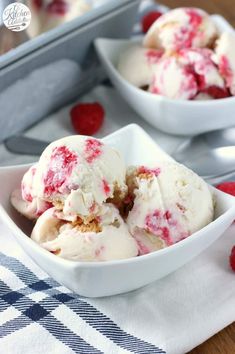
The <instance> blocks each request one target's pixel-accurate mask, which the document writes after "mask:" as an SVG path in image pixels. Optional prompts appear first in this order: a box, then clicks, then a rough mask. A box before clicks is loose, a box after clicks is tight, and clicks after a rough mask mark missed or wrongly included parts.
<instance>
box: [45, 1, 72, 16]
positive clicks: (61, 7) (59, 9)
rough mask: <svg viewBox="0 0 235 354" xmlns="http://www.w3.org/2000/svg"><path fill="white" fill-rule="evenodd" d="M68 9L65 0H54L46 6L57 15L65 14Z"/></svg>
mask: <svg viewBox="0 0 235 354" xmlns="http://www.w3.org/2000/svg"><path fill="white" fill-rule="evenodd" d="M68 9H69V8H68V4H67V3H66V2H65V1H64V0H53V1H52V2H50V3H49V4H48V5H47V7H46V11H47V12H49V13H50V14H51V15H56V16H64V15H65V14H66V13H67V12H68Z"/></svg>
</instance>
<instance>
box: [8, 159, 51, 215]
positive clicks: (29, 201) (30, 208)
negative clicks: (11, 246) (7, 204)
mask: <svg viewBox="0 0 235 354" xmlns="http://www.w3.org/2000/svg"><path fill="white" fill-rule="evenodd" d="M36 169H37V164H35V165H33V166H31V167H30V168H29V170H28V171H27V172H26V173H25V174H24V176H23V179H22V182H21V188H18V189H16V190H15V191H13V193H12V195H11V203H12V205H13V206H14V208H15V209H16V210H17V211H18V212H19V213H21V214H22V215H24V216H26V217H27V218H28V219H37V218H38V217H39V216H40V215H41V214H43V213H44V211H46V210H47V209H48V208H51V207H52V205H51V203H49V202H47V201H45V200H43V199H41V198H38V197H37V196H33V194H32V185H33V179H34V175H35V172H36Z"/></svg>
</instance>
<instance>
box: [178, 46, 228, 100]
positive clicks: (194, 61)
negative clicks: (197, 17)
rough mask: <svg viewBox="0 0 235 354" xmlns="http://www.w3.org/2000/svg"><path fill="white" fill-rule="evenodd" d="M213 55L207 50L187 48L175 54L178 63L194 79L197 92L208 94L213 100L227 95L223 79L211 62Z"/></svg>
mask: <svg viewBox="0 0 235 354" xmlns="http://www.w3.org/2000/svg"><path fill="white" fill-rule="evenodd" d="M213 55H214V53H213V51H212V50H210V49H208V48H187V49H182V50H180V51H179V52H178V53H177V58H178V61H179V63H180V64H181V65H183V66H184V67H185V68H186V70H188V71H190V72H191V73H192V74H193V75H194V76H195V78H196V80H197V84H198V91H199V92H201V93H203V92H204V93H208V94H209V95H211V96H212V97H213V96H214V98H218V97H217V96H218V94H219V93H220V95H219V96H220V97H219V98H221V97H227V96H228V95H229V93H228V91H227V89H226V87H225V82H224V79H223V77H222V76H221V75H220V73H219V70H218V68H217V67H216V65H215V64H214V62H213V61H212V57H213Z"/></svg>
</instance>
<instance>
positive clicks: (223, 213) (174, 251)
mask: <svg viewBox="0 0 235 354" xmlns="http://www.w3.org/2000/svg"><path fill="white" fill-rule="evenodd" d="M103 141H104V142H105V143H107V144H108V145H111V146H113V147H115V148H116V149H118V150H119V151H120V152H121V153H122V155H123V157H124V158H125V160H126V164H128V165H129V164H147V163H151V162H153V161H158V160H159V154H160V155H161V159H171V158H170V157H169V156H168V155H167V154H166V153H164V152H163V151H162V150H161V149H160V148H159V147H158V146H157V145H156V144H155V143H154V141H153V140H152V139H151V138H150V137H149V136H148V135H147V134H146V133H145V132H144V130H143V129H142V128H140V127H139V126H137V125H134V124H132V125H129V126H126V127H125V128H122V129H120V130H118V131H117V132H115V133H114V134H111V135H109V136H107V137H106V138H104V139H103ZM28 168H29V165H24V166H12V167H2V168H0V184H1V186H2V188H1V190H0V201H1V205H0V217H1V218H2V220H3V222H4V223H5V224H7V225H8V227H9V228H10V229H11V231H12V233H13V234H14V236H15V239H16V240H17V242H18V243H19V244H20V245H21V247H22V248H23V249H24V250H25V252H26V253H27V254H28V255H29V256H30V257H31V258H32V259H33V260H34V261H35V262H36V263H37V264H38V265H39V266H40V267H41V268H42V269H43V270H44V271H45V272H47V273H48V274H49V275H50V276H52V277H53V278H54V279H55V280H57V281H58V282H59V283H61V284H63V285H65V286H66V287H68V288H69V289H71V290H73V291H74V292H75V293H78V294H80V295H83V296H88V297H101V296H108V295H115V294H120V293H124V292H128V291H131V290H135V289H138V288H140V287H142V286H144V285H146V284H149V283H151V282H153V281H155V280H157V279H160V278H162V277H164V276H166V275H167V274H169V273H171V272H173V271H175V270H176V269H178V268H179V267H181V266H182V265H184V264H186V263H187V262H189V261H190V260H191V259H192V258H193V257H195V256H197V255H198V254H199V253H201V252H202V251H203V250H205V249H206V248H207V247H208V246H210V245H211V244H212V243H213V242H214V241H215V240H217V239H218V238H219V237H220V236H221V235H222V234H223V232H224V231H225V230H226V229H227V228H228V227H229V225H230V224H231V223H232V221H233V220H234V218H235V198H234V197H231V196H229V195H226V194H224V193H222V192H220V191H218V190H216V189H214V188H212V190H213V193H214V195H215V199H216V216H215V220H214V221H213V222H211V223H210V224H209V225H207V226H206V227H204V228H203V229H201V230H200V231H198V232H196V233H195V234H193V235H192V236H190V237H188V238H187V239H185V240H183V241H180V242H179V243H177V244H175V245H173V246H170V247H168V248H165V249H162V250H159V251H157V252H153V253H150V254H147V255H144V256H140V257H135V258H130V259H125V260H118V261H109V262H73V261H69V260H65V259H62V258H59V257H57V256H55V255H53V254H51V253H50V252H48V251H46V250H45V249H43V248H42V247H41V246H39V245H38V244H37V243H35V242H34V241H33V240H31V239H30V237H29V235H30V231H31V229H32V224H30V222H29V221H27V220H26V218H24V217H22V216H21V215H19V214H18V213H17V212H16V211H15V210H14V209H13V207H12V206H11V204H10V194H11V192H12V191H13V190H14V189H15V188H16V187H18V186H19V184H20V181H21V178H22V175H23V174H24V172H25V171H26V170H27V169H28ZM202 202H203V201H202Z"/></svg>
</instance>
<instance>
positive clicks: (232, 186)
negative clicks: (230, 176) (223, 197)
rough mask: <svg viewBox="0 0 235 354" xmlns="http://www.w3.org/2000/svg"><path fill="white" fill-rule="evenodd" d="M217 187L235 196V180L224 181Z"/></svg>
mask: <svg viewBox="0 0 235 354" xmlns="http://www.w3.org/2000/svg"><path fill="white" fill-rule="evenodd" d="M216 188H217V189H219V190H221V191H222V192H225V193H227V194H231V195H233V196H235V182H224V183H221V184H218V186H216Z"/></svg>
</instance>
